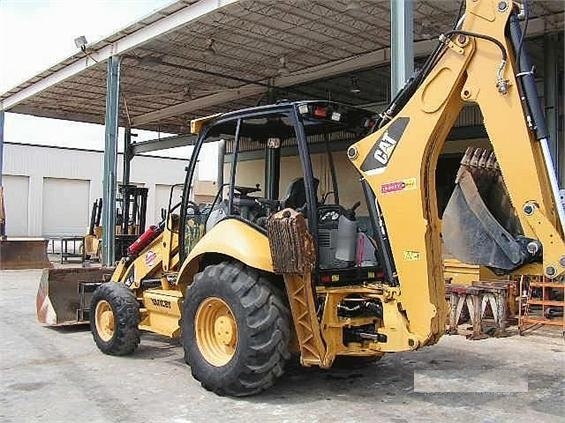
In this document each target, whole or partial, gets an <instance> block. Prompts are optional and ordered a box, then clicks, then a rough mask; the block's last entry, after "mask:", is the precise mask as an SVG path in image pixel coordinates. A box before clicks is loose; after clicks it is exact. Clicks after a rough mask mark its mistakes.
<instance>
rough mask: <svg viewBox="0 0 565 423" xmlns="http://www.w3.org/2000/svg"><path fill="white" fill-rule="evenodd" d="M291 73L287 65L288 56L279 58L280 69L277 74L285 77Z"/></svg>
mask: <svg viewBox="0 0 565 423" xmlns="http://www.w3.org/2000/svg"><path fill="white" fill-rule="evenodd" d="M289 73H290V70H289V69H288V67H287V65H286V56H281V57H279V68H278V69H277V74H279V75H281V76H283V75H288V74H289Z"/></svg>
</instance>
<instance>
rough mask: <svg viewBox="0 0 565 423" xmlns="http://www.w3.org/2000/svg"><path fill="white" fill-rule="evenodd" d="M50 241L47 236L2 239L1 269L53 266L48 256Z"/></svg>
mask: <svg viewBox="0 0 565 423" xmlns="http://www.w3.org/2000/svg"><path fill="white" fill-rule="evenodd" d="M48 242H49V240H47V239H45V238H6V239H0V270H22V269H46V268H51V267H53V265H52V264H51V263H50V262H49V258H48V257H47V243H48Z"/></svg>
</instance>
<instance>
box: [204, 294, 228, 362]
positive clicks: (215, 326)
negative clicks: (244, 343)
mask: <svg viewBox="0 0 565 423" xmlns="http://www.w3.org/2000/svg"><path fill="white" fill-rule="evenodd" d="M194 327H195V332H196V344H197V345H198V349H199V350H200V353H201V354H202V356H203V357H204V359H205V360H206V361H207V362H208V363H210V364H211V365H213V366H216V367H221V366H224V365H226V364H228V363H229V361H230V360H231V359H232V358H233V356H234V355H235V350H236V346H237V322H236V321H235V317H234V315H233V312H232V310H231V308H230V307H229V306H228V305H227V304H226V303H225V302H224V300H222V299H220V298H218V297H210V298H206V300H204V301H203V302H202V303H201V304H200V306H199V307H198V310H196V316H195V318H194Z"/></svg>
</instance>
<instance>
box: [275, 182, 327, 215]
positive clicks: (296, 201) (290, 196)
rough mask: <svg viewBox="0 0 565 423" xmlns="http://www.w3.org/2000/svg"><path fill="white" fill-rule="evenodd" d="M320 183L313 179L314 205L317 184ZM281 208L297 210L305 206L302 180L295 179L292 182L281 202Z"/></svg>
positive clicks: (304, 189) (304, 190) (304, 191)
mask: <svg viewBox="0 0 565 423" xmlns="http://www.w3.org/2000/svg"><path fill="white" fill-rule="evenodd" d="M319 183H320V181H319V180H318V179H316V178H314V192H315V193H316V203H317V202H318V184H319ZM281 204H282V208H283V209H284V208H291V209H298V208H300V207H303V206H304V205H305V204H306V188H305V187H304V178H303V177H300V178H296V179H294V180H292V182H291V183H290V185H289V186H288V189H287V190H286V195H285V196H284V198H283V199H282V201H281Z"/></svg>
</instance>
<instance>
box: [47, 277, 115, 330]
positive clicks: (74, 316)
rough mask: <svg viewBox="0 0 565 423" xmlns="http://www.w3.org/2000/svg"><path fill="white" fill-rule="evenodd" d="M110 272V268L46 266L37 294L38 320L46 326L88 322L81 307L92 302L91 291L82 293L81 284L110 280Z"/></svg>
mask: <svg viewBox="0 0 565 423" xmlns="http://www.w3.org/2000/svg"><path fill="white" fill-rule="evenodd" d="M111 274H112V269H108V268H70V269H45V270H43V273H42V275H41V281H40V282H39V288H38V290H37V297H36V312H37V320H38V321H39V322H40V323H42V324H44V325H47V326H64V325H75V324H81V323H86V322H88V319H86V318H84V316H83V313H81V311H82V310H84V308H85V307H88V305H89V304H90V296H91V293H82V295H81V292H79V286H80V285H81V283H88V282H102V281H105V280H108V279H109V277H110V276H111ZM81 297H82V298H81Z"/></svg>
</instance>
